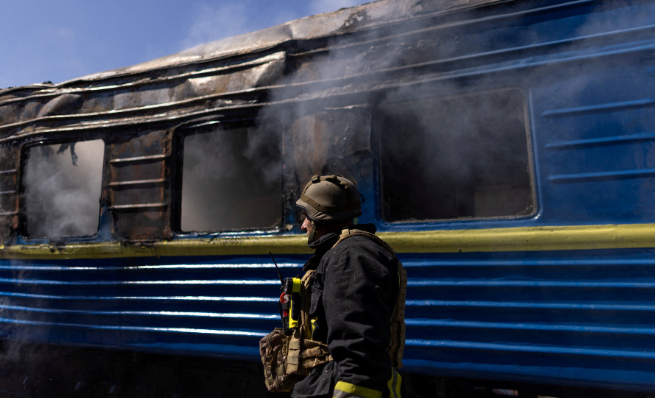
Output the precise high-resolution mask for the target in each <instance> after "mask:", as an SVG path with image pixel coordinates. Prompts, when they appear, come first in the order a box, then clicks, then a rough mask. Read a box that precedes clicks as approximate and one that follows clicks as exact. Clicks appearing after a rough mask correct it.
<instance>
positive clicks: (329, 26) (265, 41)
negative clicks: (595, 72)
mask: <svg viewBox="0 0 655 398" xmlns="http://www.w3.org/2000/svg"><path fill="white" fill-rule="evenodd" d="M500 1H502V0H471V1H467V0H449V1H438V0H381V1H377V2H373V3H368V4H364V5H361V6H357V7H352V8H344V9H340V10H337V11H334V12H329V13H324V14H319V15H315V16H310V17H306V18H302V19H298V20H295V21H291V22H287V23H284V24H281V25H278V26H274V27H271V28H268V29H264V30H261V31H257V32H252V33H248V34H244V35H240V36H236V37H232V38H227V39H224V40H219V41H216V42H212V43H208V44H205V45H200V46H196V47H194V48H191V49H188V50H185V51H182V52H179V53H176V54H173V55H169V56H165V57H162V58H158V59H155V60H152V61H148V62H144V63H141V64H137V65H134V66H129V67H124V68H119V69H114V70H110V71H106V72H101V73H95V74H92V75H87V76H84V77H80V78H77V79H73V80H69V81H66V82H63V83H59V84H46V83H44V84H34V85H29V86H23V87H16V88H9V89H4V90H0V142H7V141H12V140H14V139H17V138H25V137H28V136H34V135H43V134H46V133H51V132H63V131H75V130H88V129H97V128H111V127H118V126H125V125H134V124H135V123H136V124H141V123H150V122H160V121H173V120H180V121H184V120H185V119H189V118H193V117H198V116H203V115H205V114H208V113H212V112H216V111H220V110H222V109H232V108H235V107H236V108H238V107H243V106H250V107H252V106H262V105H263V104H264V103H267V98H266V93H267V92H268V91H269V90H271V89H280V88H282V87H293V88H300V87H302V86H303V85H312V84H315V83H316V82H319V83H320V82H321V81H325V80H330V79H332V80H334V79H335V78H339V79H342V78H344V77H345V78H348V77H350V78H352V77H353V76H356V75H361V74H362V73H363V74H370V73H376V72H379V71H376V70H374V68H370V69H369V70H366V68H364V69H365V70H364V71H363V72H362V71H359V70H353V71H350V72H348V71H346V72H345V73H344V74H343V75H341V76H337V77H335V76H325V75H322V74H321V73H320V71H318V72H317V70H316V69H317V68H316V66H315V65H314V69H312V65H313V64H312V62H311V59H312V58H313V57H317V56H323V55H325V54H327V53H328V52H332V51H333V50H335V49H340V48H348V47H349V46H350V47H352V46H356V47H361V46H362V45H364V46H371V45H373V43H375V42H377V41H380V40H388V39H389V37H391V36H394V35H398V34H401V35H402V34H412V33H414V32H416V30H417V29H416V26H418V27H420V24H419V25H415V26H414V27H413V28H412V29H413V30H412V29H410V30H409V31H407V30H402V29H401V30H394V29H393V27H394V26H407V23H406V22H408V21H411V20H417V21H420V20H421V19H424V18H433V17H435V16H438V15H442V14H446V13H449V12H452V11H454V10H461V9H465V8H471V7H477V6H480V5H484V4H487V3H497V2H500ZM390 27H391V28H390ZM385 29H387V30H388V31H384V30H385ZM389 29H391V30H389ZM432 29H434V28H432ZM419 30H420V29H419ZM350 36H357V38H356V39H352V40H350V42H349V41H348V40H347V38H348V37H350ZM301 58H302V62H299V61H298V60H299V59H301ZM392 66H394V65H392ZM386 69H388V68H386ZM386 69H385V68H380V70H386ZM289 75H294V78H292V79H289V78H288V76H289ZM332 86H334V85H332ZM332 88H333V87H332ZM291 91H292V92H287V93H286V95H285V96H283V97H284V98H281V97H280V96H278V97H276V99H277V100H285V99H288V98H291V97H294V96H298V95H302V93H301V91H303V92H305V93H306V92H308V91H310V92H311V93H312V95H321V94H319V93H320V91H321V90H320V87H312V88H311V90H300V91H298V90H291ZM333 91H334V90H333Z"/></svg>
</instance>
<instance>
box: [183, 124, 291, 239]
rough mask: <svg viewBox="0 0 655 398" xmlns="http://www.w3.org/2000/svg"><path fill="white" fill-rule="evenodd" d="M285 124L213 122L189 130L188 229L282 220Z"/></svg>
mask: <svg viewBox="0 0 655 398" xmlns="http://www.w3.org/2000/svg"><path fill="white" fill-rule="evenodd" d="M279 131H280V129H279V128H275V127H274V126H273V125H272V124H271V123H268V124H267V125H264V124H260V125H228V126H227V127H226V126H223V125H220V124H213V125H209V126H205V127H201V128H198V129H195V130H193V131H192V132H191V133H188V134H185V135H184V137H183V144H182V147H183V149H182V151H183V153H182V187H181V195H182V196H181V215H180V227H181V230H182V231H184V232H191V231H229V230H244V229H267V228H272V227H275V226H279V225H281V223H282V163H281V157H280V152H281V150H280V145H281V137H280V133H279Z"/></svg>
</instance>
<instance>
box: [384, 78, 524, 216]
mask: <svg viewBox="0 0 655 398" xmlns="http://www.w3.org/2000/svg"><path fill="white" fill-rule="evenodd" d="M380 111H381V117H382V120H381V123H380V124H379V126H381V131H380V135H379V137H380V154H381V158H380V180H381V183H382V188H381V196H382V217H383V218H384V219H385V220H387V221H419V220H449V219H458V218H488V217H518V216H525V215H529V214H532V213H533V212H534V197H533V188H532V182H531V177H530V176H531V173H530V164H529V155H528V138H527V129H526V123H525V98H524V95H523V92H522V91H521V90H519V89H509V90H502V91H494V92H486V93H476V94H470V95H464V96H458V97H450V98H440V99H434V98H432V99H427V100H420V101H418V100H417V101H408V102H402V103H397V102H396V103H393V104H391V103H389V104H386V105H383V106H382V107H381V109H380Z"/></svg>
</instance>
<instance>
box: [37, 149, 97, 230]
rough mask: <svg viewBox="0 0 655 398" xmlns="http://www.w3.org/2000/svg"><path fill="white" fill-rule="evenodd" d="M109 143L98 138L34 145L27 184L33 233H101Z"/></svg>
mask: <svg viewBox="0 0 655 398" xmlns="http://www.w3.org/2000/svg"><path fill="white" fill-rule="evenodd" d="M104 148H105V144H104V142H103V141H102V140H92V141H78V142H72V143H65V144H56V145H38V146H34V147H32V148H30V149H29V151H28V152H27V161H26V163H25V164H26V169H25V179H24V189H25V208H26V209H25V210H26V214H27V233H28V235H29V236H30V237H35V238H40V237H49V238H56V237H61V236H75V235H82V236H84V235H93V234H95V233H96V232H97V230H98V222H99V217H100V194H101V182H102V167H103V157H104Z"/></svg>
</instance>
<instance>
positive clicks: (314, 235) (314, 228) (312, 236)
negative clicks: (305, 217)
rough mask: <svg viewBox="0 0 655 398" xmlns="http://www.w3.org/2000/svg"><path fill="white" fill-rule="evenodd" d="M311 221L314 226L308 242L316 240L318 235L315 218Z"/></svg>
mask: <svg viewBox="0 0 655 398" xmlns="http://www.w3.org/2000/svg"><path fill="white" fill-rule="evenodd" d="M309 222H310V224H311V226H312V232H310V233H309V236H308V237H307V244H310V243H312V242H314V238H315V237H316V223H315V222H314V220H310V221H309Z"/></svg>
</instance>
